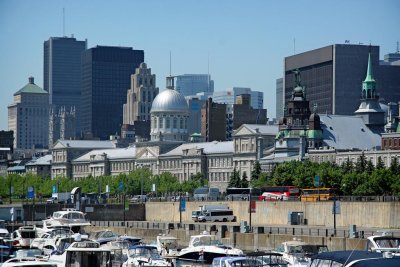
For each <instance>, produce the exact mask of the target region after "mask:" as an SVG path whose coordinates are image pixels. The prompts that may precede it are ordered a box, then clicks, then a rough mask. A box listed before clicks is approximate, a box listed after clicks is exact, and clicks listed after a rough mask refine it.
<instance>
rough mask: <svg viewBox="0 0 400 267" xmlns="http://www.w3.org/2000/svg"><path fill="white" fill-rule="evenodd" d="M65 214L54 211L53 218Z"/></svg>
mask: <svg viewBox="0 0 400 267" xmlns="http://www.w3.org/2000/svg"><path fill="white" fill-rule="evenodd" d="M62 216H63V214H62V213H61V212H54V213H53V218H54V219H59V218H61V217H62Z"/></svg>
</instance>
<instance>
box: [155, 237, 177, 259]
mask: <svg viewBox="0 0 400 267" xmlns="http://www.w3.org/2000/svg"><path fill="white" fill-rule="evenodd" d="M156 242H157V244H156V245H157V251H158V253H159V254H160V255H161V256H163V257H165V256H170V257H175V256H178V255H179V251H180V248H179V245H178V238H176V237H174V236H168V235H159V236H157V240H156Z"/></svg>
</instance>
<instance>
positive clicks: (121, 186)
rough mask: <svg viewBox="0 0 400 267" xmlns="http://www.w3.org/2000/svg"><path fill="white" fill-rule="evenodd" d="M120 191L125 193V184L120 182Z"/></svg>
mask: <svg viewBox="0 0 400 267" xmlns="http://www.w3.org/2000/svg"><path fill="white" fill-rule="evenodd" d="M118 189H119V191H124V182H122V181H120V182H119V185H118Z"/></svg>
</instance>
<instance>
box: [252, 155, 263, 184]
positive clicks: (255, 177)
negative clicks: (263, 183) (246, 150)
mask: <svg viewBox="0 0 400 267" xmlns="http://www.w3.org/2000/svg"><path fill="white" fill-rule="evenodd" d="M260 174H261V165H260V162H259V161H258V160H256V161H254V164H253V170H252V171H251V179H250V180H251V181H255V180H258V179H259V178H260Z"/></svg>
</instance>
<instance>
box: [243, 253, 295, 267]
mask: <svg viewBox="0 0 400 267" xmlns="http://www.w3.org/2000/svg"><path fill="white" fill-rule="evenodd" d="M246 257H248V258H250V259H255V260H260V261H261V262H262V266H263V267H288V266H289V262H287V261H286V260H285V259H284V258H283V254H282V253H277V252H271V251H254V252H249V253H247V254H246ZM251 266H253V265H251Z"/></svg>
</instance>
